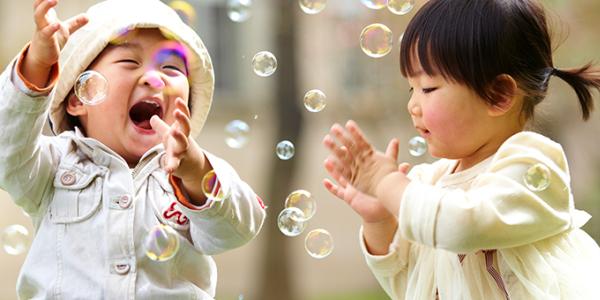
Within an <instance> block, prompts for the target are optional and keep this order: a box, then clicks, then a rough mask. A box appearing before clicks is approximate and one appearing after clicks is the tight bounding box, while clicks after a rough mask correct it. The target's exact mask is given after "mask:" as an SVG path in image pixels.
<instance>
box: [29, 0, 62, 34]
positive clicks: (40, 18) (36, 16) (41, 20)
mask: <svg viewBox="0 0 600 300" xmlns="http://www.w3.org/2000/svg"><path fill="white" fill-rule="evenodd" d="M56 4H57V2H56V0H44V1H42V2H41V3H39V5H37V6H35V7H34V11H33V20H34V21H35V25H36V26H37V28H38V30H40V29H42V28H44V27H46V26H48V24H49V22H50V21H49V20H48V12H49V11H50V9H52V8H53V7H54V6H56Z"/></svg>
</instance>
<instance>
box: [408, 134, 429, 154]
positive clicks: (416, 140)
mask: <svg viewBox="0 0 600 300" xmlns="http://www.w3.org/2000/svg"><path fill="white" fill-rule="evenodd" d="M408 152H409V153H410V155H412V156H415V157H419V156H422V155H423V154H425V152H427V142H426V141H425V139H424V138H423V137H421V136H418V135H417V136H415V137H413V138H412V139H410V140H409V141H408Z"/></svg>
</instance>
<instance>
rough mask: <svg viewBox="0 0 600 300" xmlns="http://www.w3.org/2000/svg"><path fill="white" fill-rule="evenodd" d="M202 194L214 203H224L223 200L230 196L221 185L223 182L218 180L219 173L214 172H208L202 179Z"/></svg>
mask: <svg viewBox="0 0 600 300" xmlns="http://www.w3.org/2000/svg"><path fill="white" fill-rule="evenodd" d="M201 186H202V193H204V196H206V198H207V199H211V200H213V201H223V199H225V198H227V196H229V191H227V190H226V188H225V187H223V186H222V185H221V182H220V181H219V179H218V178H217V173H215V171H214V170H210V171H208V172H207V173H206V174H204V177H202V184H201Z"/></svg>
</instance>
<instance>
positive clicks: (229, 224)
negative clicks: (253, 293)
mask: <svg viewBox="0 0 600 300" xmlns="http://www.w3.org/2000/svg"><path fill="white" fill-rule="evenodd" d="M204 153H205V154H206V157H207V159H208V161H209V162H210V164H211V165H212V167H213V170H214V171H215V174H216V175H217V180H218V182H219V184H220V185H221V189H222V190H223V191H227V193H226V197H225V199H223V200H221V201H214V200H212V199H208V200H207V202H206V204H205V205H203V206H202V207H198V208H197V209H190V208H188V207H186V206H184V205H181V209H183V210H184V212H185V214H186V216H187V217H188V218H189V219H190V234H191V237H192V240H193V242H194V245H195V246H196V247H198V248H199V249H200V250H201V251H202V252H203V253H204V254H207V255H213V254H217V253H220V252H223V251H225V250H229V249H233V248H237V247H240V246H242V245H244V244H246V243H247V242H249V241H250V240H251V239H253V238H254V237H255V236H256V235H257V234H258V232H259V231H260V229H261V227H262V225H263V222H264V220H265V217H266V212H265V207H264V204H263V202H262V200H261V199H260V198H259V197H258V196H257V195H256V193H255V192H254V191H253V190H252V188H251V187H250V186H249V185H248V184H247V183H246V182H244V181H243V180H242V179H241V178H240V177H239V175H238V174H237V172H236V171H235V170H234V169H233V167H232V166H231V165H230V164H229V163H227V162H226V161H225V160H223V159H220V158H218V157H216V156H214V155H212V154H210V153H208V152H206V151H204Z"/></svg>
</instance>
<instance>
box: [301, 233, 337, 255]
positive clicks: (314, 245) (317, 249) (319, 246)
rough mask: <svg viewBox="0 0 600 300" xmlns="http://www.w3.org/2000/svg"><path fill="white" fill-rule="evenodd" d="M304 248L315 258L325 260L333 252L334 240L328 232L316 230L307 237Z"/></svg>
mask: <svg viewBox="0 0 600 300" xmlns="http://www.w3.org/2000/svg"><path fill="white" fill-rule="evenodd" d="M304 248H305V249H306V252H308V254H309V255H310V256H312V257H314V258H317V259H322V258H325V257H327V256H329V254H331V252H332V251H333V238H332V237H331V234H329V232H328V231H327V230H325V229H315V230H313V231H311V232H309V233H308V234H307V235H306V239H305V240H304Z"/></svg>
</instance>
